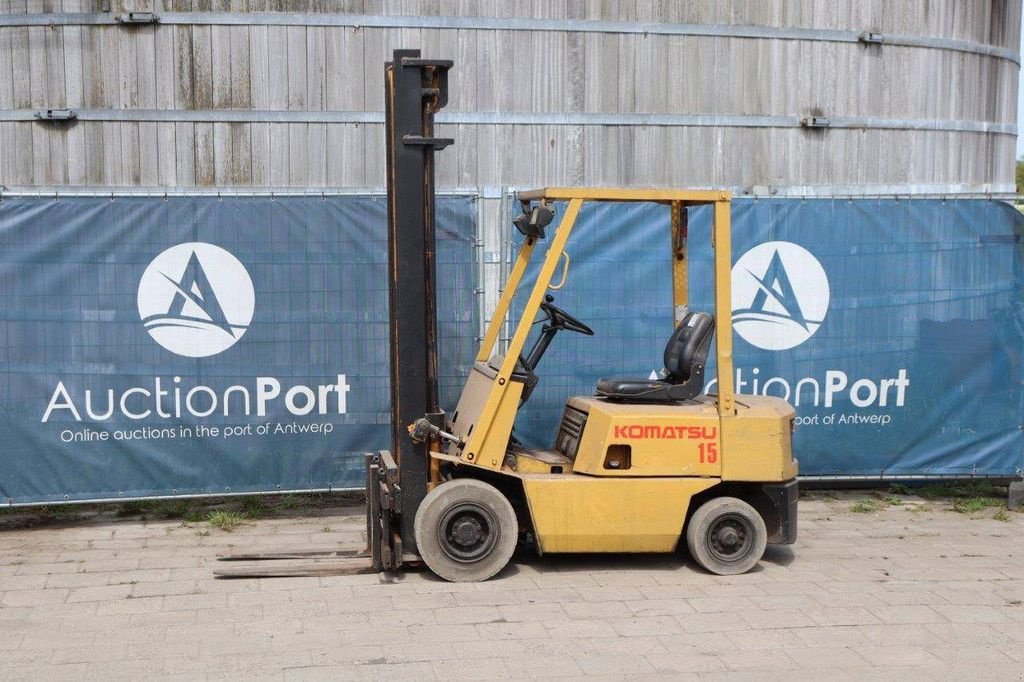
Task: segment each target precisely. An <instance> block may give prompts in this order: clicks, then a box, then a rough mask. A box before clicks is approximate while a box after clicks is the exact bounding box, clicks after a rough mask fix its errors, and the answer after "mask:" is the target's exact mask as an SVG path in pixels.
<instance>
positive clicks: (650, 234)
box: [513, 198, 1024, 477]
mask: <svg viewBox="0 0 1024 682" xmlns="http://www.w3.org/2000/svg"><path fill="white" fill-rule="evenodd" d="M513 210H515V208H514V209H513ZM710 218H711V212H710V209H709V208H707V207H701V208H697V209H693V210H691V211H690V222H689V249H690V274H689V284H690V309H691V310H702V311H708V312H713V311H714V306H713V300H714V299H713V290H712V283H713V269H712V260H711V255H712V253H711V248H710ZM555 220H556V222H557V220H558V216H557V215H556V219H555ZM732 221H733V222H732V259H733V264H734V265H733V269H732V286H733V291H732V309H733V326H734V336H733V342H734V363H735V373H736V376H735V382H736V387H737V390H738V392H739V393H748V394H751V393H757V394H764V395H774V396H779V397H782V398H785V399H787V400H788V401H789V402H790V403H791V404H793V405H794V407H795V408H796V411H797V414H798V420H797V429H796V433H795V436H794V444H793V448H794V451H795V454H796V456H797V457H798V459H799V460H800V471H801V474H805V475H817V476H826V477H831V476H837V477H838V476H851V475H854V476H890V477H895V476H901V475H903V476H908V475H933V476H965V475H967V476H969V475H977V476H1000V477H1002V476H1019V475H1020V474H1021V469H1022V464H1024V432H1022V430H1021V429H1022V428H1024V426H1022V422H1024V365H1022V363H1024V357H1022V356H1024V276H1022V272H1024V245H1022V244H1021V241H1020V240H1021V234H1022V233H1024V218H1022V216H1021V214H1020V213H1019V212H1018V211H1016V210H1015V209H1014V208H1013V207H1012V206H1009V205H1007V204H1005V203H1003V202H998V201H984V200H930V199H918V200H909V201H908V200H895V199H879V200H876V199H854V200H846V199H843V200H822V199H818V200H812V199H808V200H801V199H743V198H740V199H736V200H735V201H734V202H733V209H732ZM549 231H550V230H549ZM544 245H545V242H541V246H542V247H543V246H544ZM567 250H568V251H569V253H570V255H571V266H570V272H569V278H568V284H566V285H565V287H564V288H563V289H562V290H560V291H556V292H551V293H552V294H553V295H554V296H555V298H556V305H558V306H559V307H562V308H564V309H565V310H567V311H568V312H569V313H571V314H573V315H575V316H577V317H579V318H580V319H581V320H583V321H584V322H586V323H587V324H589V325H590V326H591V327H593V328H594V330H595V332H596V335H595V336H594V337H584V336H580V335H577V334H571V333H567V332H563V333H561V334H559V336H558V337H557V338H556V340H555V341H554V343H553V344H552V346H551V348H550V349H549V350H548V353H547V355H546V356H545V357H544V359H543V360H542V361H541V364H540V366H539V367H538V369H537V374H538V375H539V376H540V377H541V380H540V384H539V386H538V388H537V390H536V391H535V392H534V394H533V396H532V398H531V399H530V402H529V403H527V405H526V406H525V408H524V409H523V411H522V412H521V414H520V418H519V420H518V422H517V429H516V435H517V436H519V437H520V438H521V439H522V440H524V441H526V442H529V443H531V444H534V445H544V446H550V445H551V442H552V440H553V438H554V433H555V427H556V423H557V421H558V419H559V418H560V417H561V413H562V407H563V405H564V404H565V399H566V397H567V396H569V395H591V394H592V393H593V389H594V384H595V382H596V381H597V380H598V379H599V378H601V377H603V376H613V375H619V376H627V375H636V376H642V377H647V376H649V375H650V373H651V372H652V371H656V370H659V369H661V367H662V353H663V349H664V345H665V343H666V342H667V340H668V337H669V335H670V334H671V331H672V290H671V287H672V273H671V261H670V254H671V239H670V229H669V212H668V208H667V207H661V206H652V205H640V204H586V205H585V206H584V209H583V211H582V213H581V215H580V219H579V222H578V223H577V225H576V228H575V230H574V232H573V235H572V237H571V238H570V241H569V244H568V247H567ZM539 262H540V258H539V257H538V256H537V255H536V254H535V256H534V268H533V270H532V272H531V273H528V277H529V276H530V275H532V274H534V273H535V272H536V269H537V268H538V267H539ZM518 300H520V301H521V300H522V299H521V298H520V299H518ZM713 358H714V351H713V350H712V361H711V362H710V364H709V367H708V370H707V373H706V379H707V381H708V386H707V390H709V391H711V392H714V390H715V383H716V380H715V377H716V376H717V368H716V365H715V363H714V361H713Z"/></svg>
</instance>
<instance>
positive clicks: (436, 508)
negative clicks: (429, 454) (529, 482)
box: [415, 478, 519, 583]
mask: <svg viewBox="0 0 1024 682" xmlns="http://www.w3.org/2000/svg"><path fill="white" fill-rule="evenodd" d="M415 531H416V546H417V547H418V548H419V553H420V557H422V559H423V561H424V562H425V563H426V564H427V567H428V568H430V570H431V571H433V572H434V573H436V574H437V575H438V576H439V577H441V578H444V579H445V580H448V581H450V582H455V583H463V582H477V581H480V580H487V579H488V578H490V577H492V576H494V575H495V574H496V573H498V571H500V570H501V569H503V568H505V565H506V564H508V561H509V559H511V558H512V552H513V551H514V550H515V548H516V541H517V540H518V538H519V523H518V522H517V521H516V513H515V511H514V510H513V509H512V505H511V504H509V501H508V500H507V499H506V498H505V496H504V495H502V494H501V493H500V492H499V491H498V489H497V488H495V487H494V486H491V485H488V484H486V483H483V482H481V481H477V480H475V479H471V478H459V479H455V480H454V481H448V482H447V483H442V484H441V485H439V486H437V487H436V488H434V489H433V490H431V491H430V492H429V493H428V494H427V496H426V497H425V498H423V502H422V503H421V504H420V508H419V509H418V510H417V511H416V524H415Z"/></svg>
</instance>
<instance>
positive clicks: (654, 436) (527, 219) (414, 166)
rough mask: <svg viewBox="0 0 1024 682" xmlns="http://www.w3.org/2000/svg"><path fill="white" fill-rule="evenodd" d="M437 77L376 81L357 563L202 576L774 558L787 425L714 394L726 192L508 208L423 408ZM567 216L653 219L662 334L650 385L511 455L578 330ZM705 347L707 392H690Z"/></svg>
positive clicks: (563, 199)
mask: <svg viewBox="0 0 1024 682" xmlns="http://www.w3.org/2000/svg"><path fill="white" fill-rule="evenodd" d="M451 67H452V62H450V61H447V60H432V59H423V58H421V56H420V53H419V51H418V50H396V51H395V53H394V59H393V61H391V62H388V63H387V64H386V65H385V79H384V80H385V104H386V116H385V120H386V132H385V138H386V142H387V165H386V170H387V188H388V285H389V298H390V316H389V322H390V358H391V381H390V390H391V449H390V450H386V451H380V452H377V453H373V454H370V455H368V456H367V467H366V473H367V481H366V502H367V521H366V523H367V525H366V534H367V550H366V551H365V552H359V551H354V550H346V549H341V548H328V549H325V550H311V551H304V552H272V553H256V554H253V553H247V554H235V555H229V556H225V557H221V559H222V560H224V561H236V562H250V561H258V562H261V564H260V565H258V566H256V567H252V566H247V565H240V566H239V567H237V568H234V567H233V568H226V569H222V570H218V571H217V572H216V573H217V575H219V576H221V577H225V578H240V577H271V576H299V575H335V574H344V573H362V572H368V571H382V572H391V571H397V570H399V569H401V568H403V567H404V566H409V565H418V564H421V563H425V564H426V565H427V566H428V567H429V568H430V569H431V570H432V571H434V573H436V574H437V575H439V576H440V577H442V578H444V579H446V580H452V581H476V580H486V579H488V578H490V577H492V576H494V575H495V574H497V573H498V572H499V571H501V569H502V568H503V567H504V566H505V565H506V564H507V563H508V561H509V559H510V558H511V556H512V553H513V551H514V550H515V548H516V546H517V544H518V543H520V542H524V543H526V544H532V545H533V546H534V547H535V548H536V550H537V551H538V552H540V553H542V554H554V553H568V552H673V551H675V550H677V549H678V548H679V545H680V543H681V541H682V538H684V537H685V538H686V545H687V546H688V548H689V551H690V554H691V556H692V557H693V558H694V559H695V560H696V561H697V562H698V563H699V564H700V565H702V566H703V567H704V568H706V569H707V570H709V571H711V572H714V573H718V574H735V573H742V572H745V571H747V570H749V569H750V568H752V567H753V566H754V565H755V564H756V563H757V562H758V560H759V559H760V558H761V556H762V554H763V553H764V550H765V544H766V543H768V542H773V543H792V542H793V541H794V540H795V539H796V504H797V484H796V474H797V462H796V460H794V459H793V456H792V451H791V442H792V441H791V435H792V429H793V422H794V417H795V414H794V411H793V409H792V408H791V407H790V406H789V404H788V403H786V402H785V401H783V400H781V399H778V398H771V397H764V396H746V395H744V396H739V397H737V396H736V395H734V393H733V366H732V321H731V316H730V314H731V310H730V280H729V278H730V269H731V260H730V250H729V242H730V227H729V218H730V214H729V208H730V196H729V194H728V193H726V192H718V191H684V190H664V189H649V190H642V189H587V188H548V189H541V190H537V191H532V192H521V193H520V194H519V197H518V198H519V201H520V204H521V207H522V213H521V215H519V216H517V217H516V218H515V220H514V221H513V223H514V225H515V227H516V228H517V229H518V230H519V231H520V232H521V233H522V234H523V235H524V237H525V242H524V244H523V247H522V249H521V250H520V252H519V255H518V257H517V259H516V262H515V265H514V267H513V268H512V271H511V274H510V276H509V279H508V282H507V283H506V286H505V289H504V292H503V294H502V296H501V299H500V300H499V302H498V305H497V308H496V309H495V311H494V314H493V315H492V317H491V322H490V324H489V326H488V328H487V331H486V334H485V336H484V338H483V342H482V344H481V346H480V349H479V352H478V353H477V355H476V360H475V363H474V364H473V366H472V367H471V368H470V370H469V376H468V377H467V379H466V384H465V387H464V388H463V390H462V395H461V398H460V399H459V401H458V405H457V406H456V408H455V410H454V411H452V412H451V413H450V415H449V414H447V413H445V412H444V411H443V410H442V409H441V408H440V405H439V399H438V362H437V338H438V337H437V314H436V308H437V298H436V288H437V287H436V263H435V261H436V244H435V228H434V222H435V208H434V203H435V190H434V167H435V159H434V156H435V151H437V150H441V149H444V148H445V147H447V146H449V145H451V144H452V143H453V142H454V140H452V139H450V138H441V137H437V136H436V135H435V134H434V114H435V113H436V112H437V111H438V110H439V109H441V108H442V107H444V106H445V104H446V103H447V99H448V70H449V69H450V68H451ZM587 201H616V202H655V203H658V204H661V205H663V206H664V207H665V210H667V211H669V212H670V214H671V229H672V235H671V236H672V242H671V243H672V251H671V253H666V254H665V256H666V258H670V259H671V261H672V264H673V275H672V276H673V297H674V308H673V310H674V311H675V313H674V317H675V319H674V323H675V324H674V327H672V328H671V329H670V327H669V325H668V324H666V334H667V335H668V343H667V345H666V347H665V354H664V364H665V370H664V372H663V377H662V378H658V379H646V378H625V379H619V378H610V379H603V380H601V381H599V382H598V383H597V385H596V386H595V387H594V390H593V393H592V394H591V395H585V396H576V397H570V398H568V400H567V401H566V405H565V411H564V413H563V415H562V421H561V424H560V425H559V427H558V430H557V433H556V434H555V436H554V439H553V442H552V446H551V447H550V448H543V449H539V448H527V447H523V446H522V445H520V444H519V443H518V442H517V441H516V440H515V439H514V438H513V436H512V427H513V424H514V423H515V419H516V415H517V413H518V411H519V409H520V408H521V407H522V405H523V404H524V402H525V401H526V400H528V399H529V397H530V394H531V392H532V391H533V389H534V387H535V386H536V385H537V382H538V381H539V380H540V379H539V377H538V374H537V371H538V369H539V365H540V362H541V359H542V357H543V355H544V352H545V351H546V350H547V348H548V347H549V345H550V344H551V343H552V341H553V340H554V338H555V336H556V335H557V334H558V333H560V332H573V333H578V334H586V335H591V334H593V333H594V332H593V330H591V329H590V327H588V326H587V325H586V324H585V323H583V322H582V321H580V320H578V319H576V318H575V317H573V316H572V315H571V314H570V313H568V312H566V311H565V310H562V309H561V308H559V307H557V306H556V305H555V303H554V299H553V298H552V297H551V295H550V294H549V293H548V292H549V290H550V289H551V288H552V287H551V283H552V279H553V277H554V276H555V273H556V271H558V270H559V267H560V264H561V272H560V279H561V281H562V282H564V281H565V279H566V277H567V276H568V275H569V271H570V267H569V257H568V255H566V254H565V245H566V243H567V241H568V239H569V235H570V234H571V233H572V230H573V228H574V227H575V226H576V219H577V217H578V216H579V214H580V209H581V208H582V206H583V204H584V203H585V202H587ZM702 205H710V206H712V207H713V215H714V225H713V235H712V239H713V246H714V253H715V256H714V265H715V268H714V269H715V282H714V285H715V310H714V312H713V314H711V313H707V312H689V311H688V309H687V304H688V301H687V248H686V242H687V228H686V226H687V215H688V213H687V212H688V210H689V209H690V208H691V207H694V206H702ZM556 209H557V210H559V211H561V216H560V220H559V223H558V226H557V229H555V231H554V233H553V234H552V235H550V236H551V239H552V241H551V245H550V248H549V249H548V251H547V254H546V256H545V257H544V261H543V264H542V265H541V267H540V270H539V272H538V273H537V276H536V279H535V280H534V281H533V282H532V284H528V283H526V282H524V279H525V275H526V273H527V264H528V263H529V261H530V258H531V256H532V255H533V254H534V251H535V249H536V246H537V244H538V242H539V241H540V240H542V239H545V237H546V236H548V235H547V234H546V232H547V229H548V228H549V226H550V224H551V223H552V222H553V219H554V217H555V211H556ZM602 228H603V229H604V230H606V231H608V232H611V231H612V230H613V229H614V228H613V226H609V225H604V226H602ZM593 236H594V238H601V237H602V236H604V237H607V234H606V235H597V234H595V235H593ZM558 286H560V285H556V287H558ZM520 291H521V292H522V293H523V294H524V295H525V296H526V300H525V303H524V305H523V306H522V314H521V316H520V318H519V320H518V321H516V322H515V334H514V335H513V337H512V339H511V342H510V343H509V345H508V348H507V349H505V351H504V354H499V353H498V352H497V351H498V349H497V348H496V344H497V340H498V333H499V330H500V329H501V328H502V326H503V325H504V324H505V320H506V317H507V316H508V315H509V313H510V310H511V303H512V299H513V297H514V296H516V294H517V292H520ZM541 315H542V316H543V319H542V322H543V324H542V326H541V327H540V331H539V333H538V334H537V335H536V336H535V337H534V340H533V342H532V344H531V346H530V349H529V350H527V349H526V347H527V342H528V341H529V339H530V336H531V330H532V329H533V327H534V323H535V319H536V318H537V317H538V316H541ZM666 323H667V321H666ZM669 332H671V333H669ZM716 333H717V345H716V352H717V355H718V362H717V368H718V377H717V379H718V382H717V385H718V393H717V394H714V395H704V394H703V388H704V385H705V383H704V368H705V361H706V359H707V355H708V353H709V350H710V348H711V345H712V337H713V336H714V335H715V334H716ZM652 361H653V358H652ZM610 369H614V368H610ZM286 559H302V560H304V561H306V563H305V564H302V565H298V566H292V565H289V564H286V563H283V562H282V561H281V560H286ZM367 559H369V561H367ZM265 560H266V561H267V562H269V563H262V562H264V561H265ZM309 560H312V562H310V561H309Z"/></svg>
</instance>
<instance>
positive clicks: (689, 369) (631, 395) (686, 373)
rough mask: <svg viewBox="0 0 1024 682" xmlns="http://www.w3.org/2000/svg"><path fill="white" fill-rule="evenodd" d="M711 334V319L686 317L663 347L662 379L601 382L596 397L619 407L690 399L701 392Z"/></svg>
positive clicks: (608, 380)
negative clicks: (617, 403)
mask: <svg viewBox="0 0 1024 682" xmlns="http://www.w3.org/2000/svg"><path fill="white" fill-rule="evenodd" d="M714 333H715V318H714V316H713V315H709V314H708V313H687V315H686V317H684V318H683V321H682V322H680V323H679V326H678V327H676V330H675V331H674V332H672V337H671V338H670V339H669V340H668V345H667V346H665V371H666V373H667V374H666V376H665V378H664V379H643V378H626V379H621V378H612V379H601V380H600V381H598V382H597V395H598V396H601V397H604V398H607V399H608V400H611V401H614V402H622V403H670V402H676V401H679V400H689V399H690V398H693V397H694V396H696V395H698V394H699V393H700V392H701V391H702V390H703V389H704V363H705V362H706V361H707V358H708V350H709V348H710V347H711V337H713V336H714Z"/></svg>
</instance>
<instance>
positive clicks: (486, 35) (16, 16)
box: [0, 0, 1021, 195]
mask: <svg viewBox="0 0 1024 682" xmlns="http://www.w3.org/2000/svg"><path fill="white" fill-rule="evenodd" d="M129 10H145V11H155V12H156V13H158V15H160V23H158V24H156V25H147V26H127V25H123V24H119V23H117V21H116V17H117V16H119V15H122V14H124V13H125V12H127V11H129ZM285 11H286V12H285ZM0 13H2V15H0V184H3V185H6V186H8V187H30V186H34V187H52V186H69V185H70V186H76V187H84V186H90V187H125V186H131V187H138V186H142V187H168V188H189V187H217V188H228V187H238V188H268V187H280V188H284V187H290V188H328V187H380V186H382V185H383V183H384V173H383V167H382V166H383V159H384V143H383V125H382V123H381V121H382V114H381V111H382V109H383V97H382V91H383V84H382V69H383V62H384V61H385V60H386V59H387V58H388V57H389V56H390V54H391V51H392V50H393V49H395V48H399V47H408V48H422V49H423V51H424V53H425V54H426V55H427V56H430V57H438V58H451V59H454V60H455V62H456V67H455V70H454V71H453V73H452V83H451V92H452V101H451V103H450V105H449V107H448V109H446V110H445V112H444V117H443V118H444V120H446V121H447V122H448V123H447V124H446V125H445V126H444V129H443V130H441V131H440V133H441V134H445V135H451V136H454V137H455V138H456V140H457V144H456V146H455V147H453V148H452V149H450V150H448V151H446V152H444V161H443V162H442V163H441V164H440V165H439V172H440V177H439V180H440V185H441V186H442V187H448V188H452V187H461V188H475V187H502V186H526V185H535V184H572V183H585V184H626V185H679V186H725V187H732V188H735V189H738V190H740V191H744V190H746V191H755V192H758V193H760V192H773V191H777V192H779V193H781V194H786V193H813V194H818V195H821V194H845V193H863V192H868V193H871V192H899V193H944V194H949V193H960V194H964V193H989V192H995V193H1006V192H1012V187H1013V161H1014V146H1015V134H1016V125H1015V122H1016V93H1017V79H1018V71H1019V56H1018V55H1017V46H1018V40H1019V35H1020V14H1021V2H1020V0H991V1H987V2H982V1H978V2H958V1H956V0H931V1H929V0H921V1H920V2H909V1H907V2H887V1H884V0H871V1H867V2H847V1H846V0H771V1H764V2H742V1H739V0H737V1H735V2H718V1H715V0H703V1H700V2H685V3H684V2H674V1H664V2H646V1H644V0H620V1H616V0H604V1H601V2H583V1H582V0H577V1H566V0H533V1H532V2H531V1H528V0H507V1H490V2H471V1H468V0H464V1H459V0H451V1H443V0H404V1H397V0H396V1H394V2H389V1H384V0H365V1H363V0H351V1H346V2H340V1H339V2H331V1H329V0H316V1H313V0H297V1H295V2H285V1H284V0H281V1H276V2H275V1H269V0H264V1H259V0H233V1H231V2H227V1H224V2H210V1H206V2H203V1H200V0H195V1H192V2H189V1H175V0H166V1H164V2H161V1H160V0H155V1H152V2H146V1H145V0H139V1H138V2H133V1H131V0H63V2H62V1H61V0H49V1H42V0H29V1H27V2H26V0H0ZM40 14H46V16H40ZM33 23H35V24H37V25H28V24H33ZM865 31H868V32H874V33H878V34H880V36H881V40H882V44H880V45H879V44H866V43H864V42H863V41H859V40H858V36H859V35H860V34H861V33H862V32H865ZM65 107H68V108H72V109H75V110H77V112H78V116H79V120H78V121H77V122H75V123H72V124H53V123H41V122H37V121H34V120H33V116H34V114H35V112H36V110H39V109H45V108H65ZM811 115H819V116H824V117H827V118H828V119H829V120H830V122H831V127H829V128H825V129H808V128H806V127H802V126H801V125H800V120H801V119H802V118H804V117H807V116H811Z"/></svg>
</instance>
